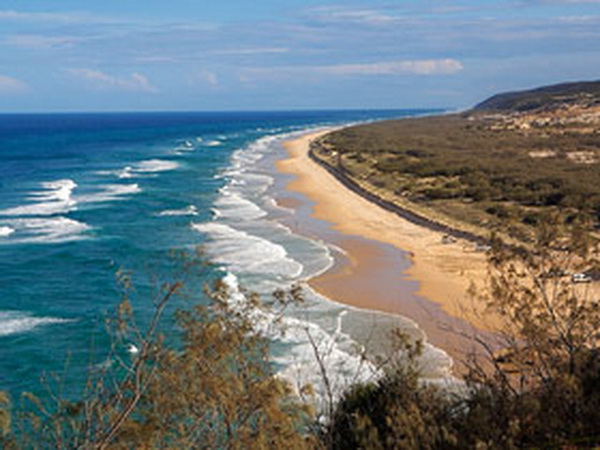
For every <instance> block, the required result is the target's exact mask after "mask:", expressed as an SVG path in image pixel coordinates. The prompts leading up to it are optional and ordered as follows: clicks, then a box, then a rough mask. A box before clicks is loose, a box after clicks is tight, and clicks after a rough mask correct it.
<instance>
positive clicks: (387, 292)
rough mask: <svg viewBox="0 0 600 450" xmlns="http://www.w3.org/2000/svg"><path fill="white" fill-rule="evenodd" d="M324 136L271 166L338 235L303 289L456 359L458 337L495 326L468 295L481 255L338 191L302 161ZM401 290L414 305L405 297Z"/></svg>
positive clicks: (463, 342) (293, 144)
mask: <svg viewBox="0 0 600 450" xmlns="http://www.w3.org/2000/svg"><path fill="white" fill-rule="evenodd" d="M330 131H331V130H325V131H321V132H318V133H310V134H307V135H304V136H301V137H299V138H296V139H293V140H289V141H286V142H284V143H283V147H284V148H285V149H286V151H287V157H286V158H284V159H281V160H278V161H277V162H276V168H277V170H279V171H280V172H281V173H284V174H288V175H292V176H293V177H294V179H293V181H291V182H290V183H288V184H287V186H286V189H287V190H288V191H291V192H296V193H300V194H302V195H304V196H306V197H307V198H308V199H310V200H311V201H312V202H314V205H313V207H312V212H311V216H312V217H314V218H316V219H319V220H322V221H325V222H327V223H328V224H329V225H330V227H331V229H332V230H335V231H337V232H338V233H339V235H340V239H338V240H337V242H335V243H334V244H335V245H336V246H338V247H340V248H341V249H342V250H343V252H344V255H345V257H344V258H343V260H342V261H338V262H337V263H336V265H335V266H334V267H333V268H332V269H330V270H329V271H327V272H325V273H324V274H321V275H319V276H317V277H315V278H313V279H310V280H308V284H309V285H310V286H311V287H312V288H314V289H315V290H316V291H318V292H320V293H322V294H323V295H325V296H327V297H329V298H331V299H332V300H335V301H337V302H340V303H345V304H348V305H352V306H356V307H359V308H364V309H370V310H378V311H383V312H387V313H394V314H400V315H402V316H405V317H408V318H409V319H412V320H414V321H415V322H417V323H418V324H419V326H420V327H421V328H422V329H423V330H424V331H425V333H426V334H427V336H428V338H429V341H430V342H431V343H432V344H434V345H436V346H438V347H440V348H442V349H444V350H446V351H448V352H449V353H450V354H451V355H452V356H453V357H454V358H455V359H459V360H460V359H462V357H464V356H465V354H466V353H471V352H472V350H473V349H471V348H467V347H469V346H470V344H472V341H470V340H469V339H467V338H464V337H461V335H471V334H472V333H473V332H474V331H475V330H493V329H494V328H495V326H496V325H497V324H495V323H494V321H493V320H491V319H490V318H489V317H486V316H485V315H484V314H483V305H482V304H481V303H477V301H476V300H475V299H474V298H473V297H472V296H469V295H468V291H469V289H470V288H471V286H472V285H474V287H475V288H477V287H481V286H482V283H483V281H484V279H485V276H486V273H487V272H486V271H487V269H486V264H485V255H484V254H483V253H480V252H475V251H473V250H468V249H470V248H472V247H473V245H472V243H471V244H470V243H469V242H467V241H465V240H463V239H458V240H457V241H456V242H453V243H442V237H443V235H444V233H442V232H440V231H436V230H432V229H429V228H427V227H424V226H420V225H416V224H414V223H412V222H410V221H408V220H407V219H404V218H402V217H399V216H398V215H396V214H395V213H393V212H390V211H387V210H385V209H383V208H381V207H380V206H378V205H376V204H374V203H372V202H370V201H368V200H367V199H365V198H363V197H362V196H360V195H359V194H357V193H355V192H353V191H352V190H350V189H348V188H347V187H346V186H344V185H343V184H342V183H341V182H340V181H339V180H337V179H336V178H335V177H334V176H333V175H332V174H330V173H329V172H328V171H327V170H326V169H325V168H323V167H322V166H320V165H319V164H318V163H316V162H315V161H313V160H312V159H311V158H310V156H309V151H308V150H309V145H310V142H311V141H312V140H314V139H316V138H318V137H320V136H322V135H323V134H326V133H328V132H330ZM392 250H395V251H396V252H406V253H408V257H409V259H410V264H408V266H409V267H408V268H406V265H405V267H402V265H401V264H399V263H398V258H397V257H395V256H390V255H393V252H392ZM408 282H412V283H413V286H412V289H414V291H415V292H414V294H416V296H417V298H415V295H410V294H411V293H410V292H408V291H409V290H410V288H408V287H407V286H408ZM414 284H416V286H414ZM484 317H485V318H484Z"/></svg>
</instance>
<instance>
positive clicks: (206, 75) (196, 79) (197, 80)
mask: <svg viewBox="0 0 600 450" xmlns="http://www.w3.org/2000/svg"><path fill="white" fill-rule="evenodd" d="M189 83H190V85H192V86H196V85H198V84H208V85H209V86H211V87H217V86H219V77H218V76H217V74H216V73H215V72H211V71H210V70H205V69H200V70H197V71H195V72H193V73H192V74H191V75H190V77H189Z"/></svg>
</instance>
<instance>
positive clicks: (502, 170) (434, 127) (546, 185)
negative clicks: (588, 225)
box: [314, 114, 600, 239]
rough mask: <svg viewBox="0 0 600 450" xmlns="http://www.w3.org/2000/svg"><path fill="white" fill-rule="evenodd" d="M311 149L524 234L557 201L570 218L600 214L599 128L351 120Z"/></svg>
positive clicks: (469, 218)
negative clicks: (596, 130)
mask: <svg viewBox="0 0 600 450" xmlns="http://www.w3.org/2000/svg"><path fill="white" fill-rule="evenodd" d="M314 149H315V153H316V156H317V157H319V158H320V159H321V160H323V161H324V162H326V163H328V164H330V165H332V166H334V167H336V168H338V169H340V170H343V171H344V172H345V173H346V174H348V175H349V176H351V177H353V178H354V179H355V180H357V181H359V182H361V183H362V184H363V185H366V186H371V187H372V188H373V189H375V190H383V191H385V192H387V193H388V194H389V195H390V196H393V197H395V198H396V199H400V200H408V201H409V202H412V203H414V204H423V205H426V206H428V207H431V208H433V209H435V210H438V211H440V212H442V213H444V214H446V215H448V216H449V217H450V218H452V219H456V220H458V221H459V222H465V223H470V224H473V225H478V226H480V227H482V228H488V229H489V228H493V227H501V228H502V229H503V230H505V231H509V232H510V233H511V234H513V235H515V236H516V237H518V238H521V239H530V238H531V226H532V225H536V224H537V223H539V222H540V221H541V220H542V219H543V218H544V217H545V216H547V215H548V213H550V212H554V211H557V210H560V211H562V212H563V213H564V217H565V220H567V221H570V220H573V219H574V218H575V217H581V216H582V215H585V216H586V217H589V218H591V219H592V220H593V221H595V222H597V221H598V220H599V218H600V164H598V163H597V162H596V158H597V157H598V156H600V134H598V133H596V134H580V133H570V132H568V130H567V131H566V132H564V133H563V132H560V133H553V134H548V133H546V132H537V131H535V130H534V131H532V132H527V133H525V132H518V131H515V130H508V129H494V128H493V126H492V125H491V122H489V121H488V120H487V119H485V118H482V117H481V116H472V115H466V114H463V115H461V114H454V115H448V116H438V117H424V118H415V119H405V120H398V121H386V122H379V123H373V124H367V125H361V126H356V127H351V128H346V129H343V130H339V131H336V132H333V133H331V134H329V135H327V136H326V137H325V139H323V140H322V141H321V142H320V145H316V146H315V147H314ZM581 155H584V156H588V157H589V159H588V160H585V161H582V160H581V159H577V157H579V156H581Z"/></svg>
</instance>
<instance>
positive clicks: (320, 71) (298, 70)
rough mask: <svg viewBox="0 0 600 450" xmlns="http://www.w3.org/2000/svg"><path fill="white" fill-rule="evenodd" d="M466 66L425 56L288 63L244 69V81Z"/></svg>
mask: <svg viewBox="0 0 600 450" xmlns="http://www.w3.org/2000/svg"><path fill="white" fill-rule="evenodd" d="M463 69H464V67H463V65H462V63H461V62H460V61H457V60H456V59H451V58H446V59H421V60H404V61H385V62H378V63H372V64H335V65H328V66H296V67H291V66H285V67H272V68H253V69H246V70H244V71H243V72H242V78H241V79H242V81H245V82H250V81H252V79H255V78H273V77H281V76H285V77H289V76H294V75H298V74H300V75H302V76H307V75H309V76H310V75H321V76H323V75H326V76H337V77H341V76H354V75H365V76H380V75H411V74H412V75H422V76H430V75H451V74H454V73H457V72H460V71H461V70H463Z"/></svg>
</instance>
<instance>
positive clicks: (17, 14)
mask: <svg viewBox="0 0 600 450" xmlns="http://www.w3.org/2000/svg"><path fill="white" fill-rule="evenodd" d="M0 20H11V21H14V22H51V23H81V22H92V21H94V22H95V21H101V22H104V21H107V20H109V19H107V18H100V17H94V16H91V15H89V14H82V13H47V12H21V11H15V10H0Z"/></svg>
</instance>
